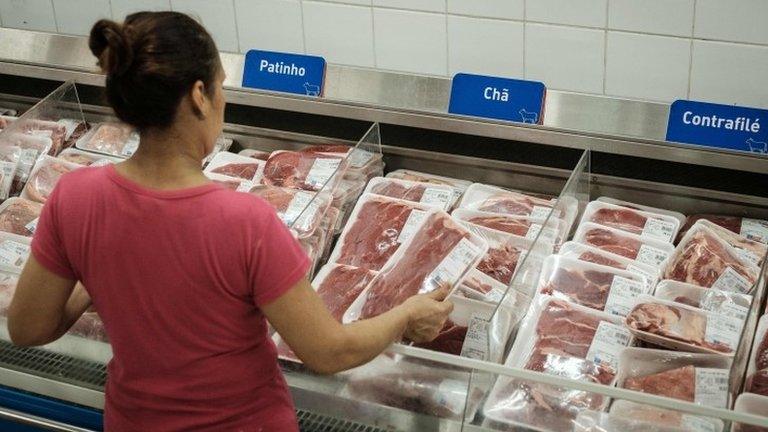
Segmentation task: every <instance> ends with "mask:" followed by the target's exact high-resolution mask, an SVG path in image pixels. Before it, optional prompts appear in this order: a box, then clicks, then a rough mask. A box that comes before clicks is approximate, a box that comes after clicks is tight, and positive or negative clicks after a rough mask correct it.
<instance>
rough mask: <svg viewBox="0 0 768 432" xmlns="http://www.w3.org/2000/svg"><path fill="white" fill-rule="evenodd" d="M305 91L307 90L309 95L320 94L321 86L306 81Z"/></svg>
mask: <svg viewBox="0 0 768 432" xmlns="http://www.w3.org/2000/svg"><path fill="white" fill-rule="evenodd" d="M304 91H306V92H307V96H320V86H317V85H314V84H310V83H308V82H305V83H304Z"/></svg>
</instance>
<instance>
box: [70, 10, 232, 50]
mask: <svg viewBox="0 0 768 432" xmlns="http://www.w3.org/2000/svg"><path fill="white" fill-rule="evenodd" d="M64 1H66V0H64ZM171 9H173V10H175V11H178V12H184V13H186V14H189V15H191V16H193V17H195V18H196V19H199V20H200V22H202V23H203V25H204V26H205V28H206V29H208V32H210V33H211V35H212V36H213V40H214V41H216V46H217V47H218V48H219V51H229V52H237V51H238V46H237V27H236V26H235V6H234V3H233V2H232V0H171Z"/></svg>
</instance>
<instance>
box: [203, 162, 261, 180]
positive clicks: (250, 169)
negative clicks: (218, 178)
mask: <svg viewBox="0 0 768 432" xmlns="http://www.w3.org/2000/svg"><path fill="white" fill-rule="evenodd" d="M258 170H259V164H255V163H254V164H249V163H231V164H228V165H222V166H220V167H218V168H216V169H213V170H211V172H215V173H217V174H223V175H226V176H230V177H239V178H241V179H245V180H251V179H253V177H254V176H256V172H258Z"/></svg>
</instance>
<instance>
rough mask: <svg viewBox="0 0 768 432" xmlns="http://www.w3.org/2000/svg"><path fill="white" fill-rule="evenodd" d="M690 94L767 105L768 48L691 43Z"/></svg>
mask: <svg viewBox="0 0 768 432" xmlns="http://www.w3.org/2000/svg"><path fill="white" fill-rule="evenodd" d="M690 97H691V98H692V99H696V100H703V101H710V102H718V103H724V104H738V105H746V106H753V107H758V108H768V47H764V46H748V45H739V44H732V43H724V42H705V41H696V42H694V44H693V64H692V68H691V96H690Z"/></svg>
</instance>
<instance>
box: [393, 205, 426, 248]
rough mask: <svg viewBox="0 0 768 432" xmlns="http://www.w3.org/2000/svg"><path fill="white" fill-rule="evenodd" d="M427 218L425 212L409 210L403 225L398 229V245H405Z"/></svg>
mask: <svg viewBox="0 0 768 432" xmlns="http://www.w3.org/2000/svg"><path fill="white" fill-rule="evenodd" d="M426 217H427V212H425V211H423V210H416V209H413V210H411V213H410V214H408V219H406V220H405V224H404V225H403V227H402V228H401V229H400V235H399V236H397V242H398V243H405V242H407V241H408V239H410V238H411V237H413V235H414V234H416V231H418V229H419V228H420V227H421V224H422V223H423V222H424V219H425V218H426Z"/></svg>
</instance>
